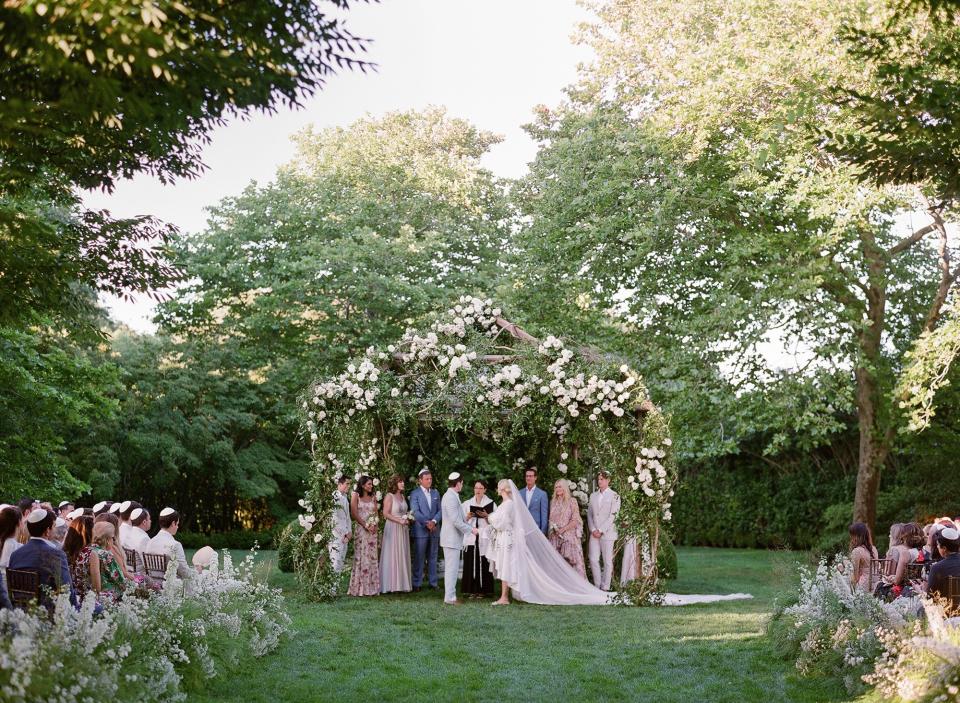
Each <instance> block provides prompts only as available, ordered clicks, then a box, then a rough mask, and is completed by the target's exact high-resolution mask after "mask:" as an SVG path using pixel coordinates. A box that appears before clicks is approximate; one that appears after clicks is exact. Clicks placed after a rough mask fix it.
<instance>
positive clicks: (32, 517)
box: [27, 508, 47, 525]
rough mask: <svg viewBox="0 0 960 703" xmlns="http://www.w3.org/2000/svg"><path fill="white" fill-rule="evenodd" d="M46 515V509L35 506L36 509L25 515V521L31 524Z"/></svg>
mask: <svg viewBox="0 0 960 703" xmlns="http://www.w3.org/2000/svg"><path fill="white" fill-rule="evenodd" d="M46 516H47V511H46V510H44V509H43V508H37V509H36V510H33V511H31V512H30V514H29V515H27V522H29V523H30V524H31V525H32V524H34V523H36V522H40V521H41V520H43V519H44V518H45V517H46Z"/></svg>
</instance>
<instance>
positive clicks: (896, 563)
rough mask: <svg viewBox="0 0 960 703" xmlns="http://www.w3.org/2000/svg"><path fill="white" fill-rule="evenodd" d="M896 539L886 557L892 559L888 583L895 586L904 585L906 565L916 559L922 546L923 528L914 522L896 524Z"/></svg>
mask: <svg viewBox="0 0 960 703" xmlns="http://www.w3.org/2000/svg"><path fill="white" fill-rule="evenodd" d="M898 528H899V529H898V530H897V541H896V545H895V546H891V548H890V550H889V551H888V552H887V558H888V559H892V560H893V564H892V565H891V568H890V572H889V574H888V575H889V576H890V577H891V578H890V579H889V582H890V583H893V584H894V585H895V586H903V585H904V574H906V571H907V565H908V564H912V563H914V562H916V561H917V557H918V556H919V555H920V550H921V548H922V547H923V542H924V538H923V530H921V529H920V525H918V524H917V523H915V522H908V523H905V524H902V525H898Z"/></svg>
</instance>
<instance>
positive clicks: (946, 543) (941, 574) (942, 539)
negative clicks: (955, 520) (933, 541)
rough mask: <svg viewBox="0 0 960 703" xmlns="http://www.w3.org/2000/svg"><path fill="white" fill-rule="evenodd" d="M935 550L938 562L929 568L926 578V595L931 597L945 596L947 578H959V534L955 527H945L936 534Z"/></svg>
mask: <svg viewBox="0 0 960 703" xmlns="http://www.w3.org/2000/svg"><path fill="white" fill-rule="evenodd" d="M937 549H938V550H939V551H940V557H941V558H940V561H938V562H937V563H936V564H934V565H933V566H931V567H930V574H929V575H928V576H927V593H928V594H930V595H931V596H934V595H939V596H945V595H947V584H948V583H949V577H951V576H954V577H957V578H960V532H958V531H957V528H955V527H945V528H943V529H942V530H940V532H939V533H938V534H937Z"/></svg>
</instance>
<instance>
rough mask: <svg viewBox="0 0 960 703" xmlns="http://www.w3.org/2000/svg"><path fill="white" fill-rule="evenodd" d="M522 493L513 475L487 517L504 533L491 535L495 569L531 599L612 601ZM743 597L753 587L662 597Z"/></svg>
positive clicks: (684, 601)
mask: <svg viewBox="0 0 960 703" xmlns="http://www.w3.org/2000/svg"><path fill="white" fill-rule="evenodd" d="M518 495H519V492H518V491H517V487H516V485H515V484H514V483H513V481H510V498H509V499H505V500H504V501H503V502H502V503H501V504H500V505H499V506H497V509H496V510H494V511H493V512H492V513H490V517H489V518H488V521H489V524H490V526H489V528H485V529H488V530H490V529H491V528H492V531H496V532H497V533H503V534H499V535H498V539H497V540H496V541H495V542H490V541H486V545H487V547H486V553H485V556H486V557H487V560H488V561H489V562H490V565H491V566H492V567H493V571H494V575H495V576H496V577H497V578H499V579H501V580H503V581H506V582H507V584H508V585H509V586H510V588H511V590H512V591H513V593H514V596H515V597H516V598H518V599H520V600H522V601H525V602H527V603H537V604H540V605H610V604H611V603H612V600H613V597H614V596H615V594H614V593H608V592H607V591H601V590H600V589H599V588H597V587H596V586H594V585H593V584H592V583H590V582H589V581H587V580H586V579H585V578H583V577H582V576H581V575H580V574H579V573H577V571H576V570H575V569H574V568H573V567H572V566H570V564H568V563H567V560H566V559H564V558H563V557H562V556H560V552H558V551H557V550H556V549H554V547H553V545H552V544H550V542H549V541H548V540H547V538H546V537H544V535H543V533H542V532H541V531H540V528H539V527H538V526H537V523H535V522H534V521H533V516H532V515H531V514H530V511H529V510H527V509H526V506H525V505H522V504H520V503H518V502H517V501H516V500H515V499H514V496H518ZM483 542H484V540H481V543H483ZM631 568H633V569H635V566H633V567H628V572H629V571H630V569H631ZM625 578H626V577H625ZM633 578H636V576H635V575H634V576H633ZM744 598H753V596H752V595H750V594H749V593H730V594H728V595H709V594H677V593H666V594H664V597H663V600H662V601H661V602H662V604H663V605H693V604H695V603H715V602H718V601H725V600H740V599H744Z"/></svg>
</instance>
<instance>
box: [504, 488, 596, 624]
mask: <svg viewBox="0 0 960 703" xmlns="http://www.w3.org/2000/svg"><path fill="white" fill-rule="evenodd" d="M518 495H519V492H518V491H517V487H516V485H515V484H514V483H513V481H511V482H510V498H509V499H505V500H504V501H503V502H502V503H501V504H500V505H498V506H497V509H496V510H494V511H493V512H492V513H490V517H489V522H490V527H491V528H493V530H495V531H496V532H497V535H498V538H497V539H496V540H495V542H494V543H493V544H490V545H489V546H488V548H487V553H486V557H487V560H488V561H490V563H491V565H492V566H493V569H494V573H495V574H496V575H497V578H500V579H501V580H504V581H506V582H507V583H508V584H509V586H510V588H511V590H512V591H513V593H514V596H515V597H516V598H518V599H520V600H522V601H525V602H527V603H538V604H540V605H609V604H610V603H611V601H612V598H613V596H614V594H613V593H608V592H606V591H601V590H600V589H599V588H597V587H596V586H594V585H593V584H592V583H590V582H589V581H587V580H586V579H585V578H583V577H582V576H581V575H580V574H578V573H577V572H576V570H575V569H574V568H573V567H572V566H570V565H569V564H568V563H567V560H566V559H564V558H563V557H562V556H560V552H558V551H557V550H556V549H554V547H553V545H552V544H550V542H549V541H547V538H546V537H544V535H543V533H542V532H541V531H540V528H539V527H538V526H537V523H535V522H534V521H533V516H532V515H531V514H530V511H529V510H527V509H526V506H523V505H520V504H519V503H518V502H517V501H516V500H515V497H516V496H518ZM507 535H509V537H508V536H507Z"/></svg>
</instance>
